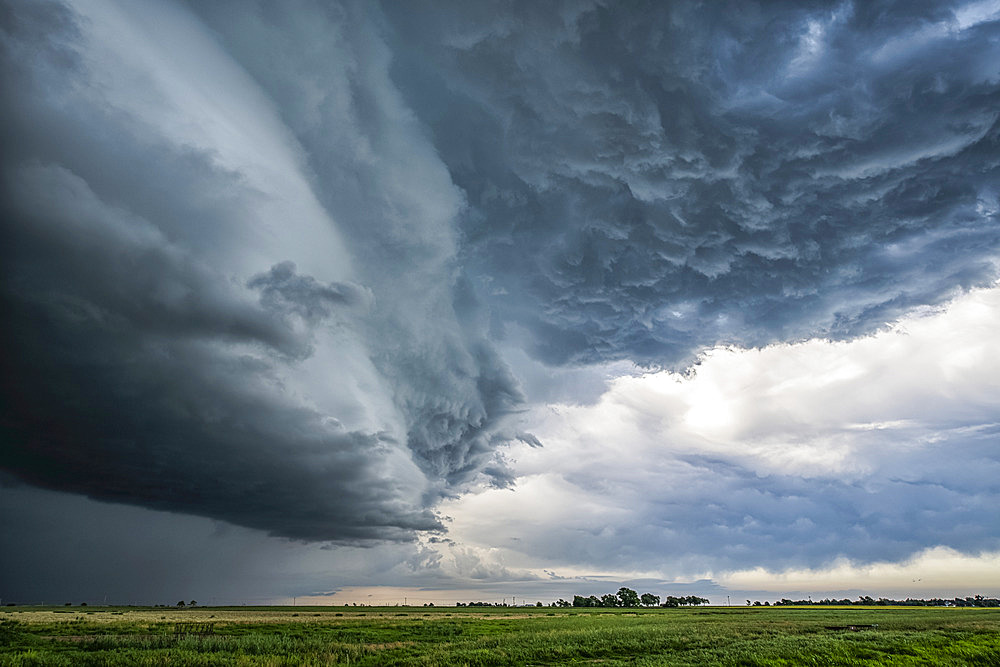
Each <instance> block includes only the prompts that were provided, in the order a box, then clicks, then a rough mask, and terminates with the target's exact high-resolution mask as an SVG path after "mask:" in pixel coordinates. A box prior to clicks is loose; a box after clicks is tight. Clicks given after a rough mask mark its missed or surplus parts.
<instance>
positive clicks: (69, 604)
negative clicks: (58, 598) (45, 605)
mask: <svg viewBox="0 0 1000 667" xmlns="http://www.w3.org/2000/svg"><path fill="white" fill-rule="evenodd" d="M65 606H67V607H72V606H73V603H72V602H67V603H66V605H65Z"/></svg>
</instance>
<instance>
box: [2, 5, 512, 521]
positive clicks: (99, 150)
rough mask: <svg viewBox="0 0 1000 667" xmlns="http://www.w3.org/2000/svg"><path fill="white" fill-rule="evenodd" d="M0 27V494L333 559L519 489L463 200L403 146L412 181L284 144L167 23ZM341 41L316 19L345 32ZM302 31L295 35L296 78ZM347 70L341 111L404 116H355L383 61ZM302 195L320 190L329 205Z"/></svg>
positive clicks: (213, 63) (268, 119) (57, 18)
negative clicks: (135, 511) (74, 498)
mask: <svg viewBox="0 0 1000 667" xmlns="http://www.w3.org/2000/svg"><path fill="white" fill-rule="evenodd" d="M220 7H221V6H220ZM244 9H246V11H245V12H244ZM81 12H82V13H81ZM238 13H241V14H243V15H244V17H245V18H247V20H248V21H252V19H253V13H252V12H251V11H250V8H248V7H246V8H244V7H243V6H241V7H240V8H239V12H238ZM334 14H336V12H334ZM303 16H304V17H306V19H308V17H309V16H310V15H309V14H308V13H307V14H304V15H303ZM324 16H326V14H324V13H323V12H320V11H318V10H317V12H316V13H315V18H316V19H317V21H319V20H322V19H323V18H324ZM0 19H2V28H3V68H2V70H0V75H2V77H3V83H4V86H3V87H4V90H5V91H14V90H16V91H17V92H18V94H17V95H4V97H3V101H2V129H0V131H2V143H3V146H4V153H3V205H2V219H3V240H4V243H3V249H2V251H0V252H2V256H3V283H2V290H0V298H2V307H3V310H4V313H5V324H4V329H3V344H4V351H3V369H2V370H3V414H2V424H3V441H4V443H3V449H2V459H0V465H2V466H3V468H4V469H6V470H7V471H10V472H12V473H13V474H15V475H16V476H17V477H18V478H20V479H21V480H25V481H28V482H30V483H32V484H36V485H39V486H43V487H47V488H51V489H57V490H62V491H72V492H77V493H81V494H86V495H89V496H92V497H95V498H99V499H104V500H114V501H120V502H127V503H135V504H140V505H144V506H146V507H151V508H156V509H162V510H170V511H175V512H184V513H191V514H198V515H202V516H208V517H212V518H217V519H223V520H226V521H231V522H233V523H237V524H240V525H243V526H249V527H253V528H259V529H262V530H265V531H268V532H270V533H273V534H277V535H282V536H289V537H295V538H303V539H310V540H326V539H332V540H341V541H358V540H372V539H375V540H380V539H392V540H396V539H411V538H412V537H413V535H414V531H420V530H437V529H439V528H440V524H439V523H438V521H437V519H436V518H435V517H434V516H433V513H432V512H431V510H430V509H429V508H430V507H431V505H432V504H433V502H434V501H435V499H437V498H439V497H440V496H441V494H451V493H453V492H454V491H455V489H456V488H458V486H459V485H461V484H464V483H466V482H468V481H469V480H472V479H474V478H476V476H477V475H479V474H480V473H484V472H485V474H487V475H488V476H492V477H493V478H494V479H495V480H496V483H509V481H510V474H509V472H507V470H506V468H505V466H504V464H503V461H502V459H500V458H497V455H496V451H497V447H499V446H500V445H501V444H502V443H503V442H506V441H507V440H508V439H509V437H512V436H507V435H505V434H504V431H503V428H502V427H501V423H500V422H501V420H502V418H503V416H504V415H505V414H507V413H509V412H510V410H511V409H512V408H513V407H514V406H516V405H517V404H518V403H519V401H520V400H521V395H520V391H519V389H518V387H517V383H516V381H515V380H514V378H513V376H512V375H511V374H510V372H509V371H508V370H507V369H506V366H505V364H504V363H503V361H502V360H501V359H500V358H499V356H498V355H497V354H496V352H494V351H493V350H492V348H491V346H490V344H489V342H488V341H487V340H486V338H485V337H484V333H483V332H484V330H485V326H486V325H485V321H484V318H483V315H482V314H481V313H478V311H477V309H478V306H477V305H476V301H475V299H474V298H473V297H472V295H471V294H466V292H467V290H463V288H462V287H461V280H460V277H459V276H458V274H457V272H456V270H455V264H454V254H455V246H454V242H453V236H454V231H453V217H454V214H455V212H456V211H457V208H458V206H459V205H460V202H461V198H460V196H459V194H458V193H457V191H456V190H455V189H454V186H453V185H452V184H451V182H450V180H449V179H448V178H447V173H446V171H445V170H444V169H443V168H442V167H441V166H440V165H438V166H436V167H435V159H434V158H433V152H432V151H429V149H428V148H427V146H426V145H425V142H424V140H423V139H422V138H421V136H420V135H419V134H411V133H407V132H401V133H399V136H398V137H396V138H395V140H394V141H391V142H389V144H388V148H387V149H386V150H388V151H393V150H397V151H401V152H406V151H414V152H415V153H416V156H415V157H414V158H413V160H412V162H413V165H411V166H415V167H416V168H417V169H421V170H422V174H423V176H420V178H424V179H425V180H423V181H420V180H419V178H418V182H416V183H406V182H402V181H401V180H400V179H398V178H395V177H394V175H393V174H391V173H390V174H388V175H384V174H381V173H380V171H379V168H380V165H379V161H380V160H381V162H390V161H396V159H397V156H394V155H383V154H382V153H384V152H385V151H381V150H380V149H379V148H378V147H377V146H375V147H371V146H369V147H364V146H361V147H356V148H357V151H361V152H362V153H363V154H364V155H363V156H359V155H357V154H356V153H357V151H355V152H354V153H350V154H346V153H343V152H342V149H343V148H344V147H343V146H324V145H316V144H312V145H310V144H309V143H308V142H307V141H306V140H308V139H309V138H310V137H308V136H304V135H303V139H304V142H303V143H301V144H300V143H297V140H296V138H295V137H294V136H293V134H292V132H291V131H289V130H288V129H287V128H284V127H283V126H282V125H281V124H280V122H278V116H277V112H276V111H275V108H276V107H275V106H274V104H273V102H272V101H271V100H269V99H267V98H266V96H265V95H262V94H261V93H260V91H259V89H258V88H257V87H256V84H255V83H254V82H253V81H252V80H251V79H250V78H249V77H248V76H246V74H245V72H243V70H241V69H240V67H239V65H238V64H237V63H236V61H235V60H233V59H232V57H231V56H230V55H229V54H227V53H226V52H225V51H224V50H223V49H221V48H220V46H219V45H218V43H217V41H216V38H215V37H212V36H210V35H209V32H208V30H206V29H205V28H204V26H202V25H200V24H199V23H198V21H197V20H196V19H195V17H193V16H192V15H190V14H189V13H187V12H186V11H185V10H183V9H179V8H176V7H173V6H171V5H168V4H155V3H154V4H143V3H138V4H129V5H126V6H120V7H116V6H114V5H110V4H107V5H105V4H103V3H96V4H92V5H90V4H83V5H80V6H78V7H71V6H69V5H66V4H63V3H59V2H42V3H21V2H11V3H5V4H4V7H3V11H2V14H0ZM351 20H354V22H355V23H358V24H361V23H363V22H364V20H365V19H364V17H361V18H356V19H350V17H348V16H346V15H343V14H336V15H335V16H333V17H332V18H330V21H331V22H332V23H331V24H336V25H339V26H340V28H341V29H342V30H343V31H344V32H345V33H347V34H349V33H350V31H351V29H350V21H351ZM338 21H339V23H338ZM317 24H318V23H316V22H312V23H311V22H310V20H305V21H304V22H303V23H302V24H301V25H299V26H286V27H287V28H288V29H289V30H290V31H291V34H290V35H288V36H287V39H288V40H289V46H290V52H291V53H292V54H294V53H295V49H294V48H293V47H294V46H297V45H298V44H299V43H300V42H299V37H301V36H302V35H297V34H296V33H295V30H305V29H307V28H308V27H309V26H310V25H317ZM247 29H248V30H252V26H251V27H248V28H247ZM108 31H110V32H112V33H113V34H114V35H115V37H114V38H113V39H112V38H110V37H108ZM180 43H183V44H184V45H185V48H184V49H177V44H180ZM364 46H366V48H370V47H371V45H369V44H367V43H366V44H364ZM355 47H357V48H358V49H360V48H361V47H359V46H357V45H355V44H349V43H348V44H346V45H345V44H344V43H342V42H334V43H333V47H332V48H336V49H340V53H339V55H340V57H341V59H342V60H344V61H345V62H344V70H348V69H350V65H349V63H347V62H346V60H347V59H350V60H351V61H352V62H353V63H354V65H355V66H357V67H362V68H368V69H369V70H371V72H373V74H372V75H371V77H369V78H371V79H372V82H371V83H370V84H369V82H368V81H367V80H366V79H365V78H364V77H362V79H361V80H358V81H354V82H353V83H352V84H351V86H348V87H347V89H346V90H344V91H342V92H344V97H343V99H342V100H341V102H343V104H344V105H346V107H348V108H350V107H353V106H356V105H365V106H364V108H365V110H366V111H367V112H378V111H380V110H382V111H385V112H386V113H395V112H399V113H404V112H405V109H402V108H400V109H396V108H395V107H392V100H391V99H390V100H388V101H380V100H378V99H375V100H371V99H368V98H369V97H372V96H375V97H377V96H378V95H379V94H383V93H380V91H379V90H378V86H379V85H381V84H380V82H379V80H378V78H377V76H376V75H377V72H378V70H379V62H380V61H379V59H378V58H377V57H374V56H371V55H370V54H366V53H363V52H362V53H355ZM116 49H117V50H116ZM286 64H288V63H286ZM292 64H294V63H292ZM327 65H328V61H324V71H327V70H329V69H330V68H329V67H328V66H327ZM290 74H291V70H288V69H286V70H283V71H282V72H280V76H281V77H282V78H288V75H290ZM301 74H302V77H301V79H299V80H300V81H302V82H304V83H303V85H307V84H308V83H309V79H308V74H309V72H308V70H303V71H302V72H301ZM293 78H294V77H293ZM385 78H386V77H385V76H384V75H383V77H382V79H383V80H384V79H385ZM336 85H337V82H332V83H331V86H333V87H335V86H336ZM331 90H333V88H331ZM206 92H207V96H206V97H202V96H203V95H206ZM296 92H297V91H296ZM389 93H391V90H389ZM385 94H388V93H385ZM390 97H391V95H390ZM276 101H277V102H278V103H279V104H280V103H283V102H284V101H286V100H283V99H282V98H280V97H277V98H276ZM289 104H292V103H291V102H289ZM385 108H388V111H386V109H385ZM328 112H329V117H328V118H327V117H324V118H325V120H324V121H323V122H324V123H326V124H327V125H330V126H336V125H337V124H339V123H342V122H343V121H344V119H345V118H350V117H351V116H352V113H353V112H351V111H350V109H347V110H343V113H339V112H338V110H337V109H330V110H328ZM358 117H359V118H364V119H367V118H368V116H366V115H365V114H363V113H359V115H358ZM385 122H387V123H389V122H390V121H389V120H386V121H385ZM297 129H300V130H301V129H302V128H297ZM320 129H321V130H322V129H325V128H320ZM378 129H379V128H377V127H376V128H372V129H371V131H370V134H377V132H378ZM344 133H345V136H346V138H347V140H350V141H354V140H356V139H358V136H357V134H356V133H355V132H354V130H353V129H350V128H348V129H347V130H344ZM331 137H332V138H329V139H330V140H331V141H333V140H335V139H337V136H336V135H335V134H332V135H331ZM377 139H378V137H375V136H373V137H372V141H377ZM327 148H329V149H330V150H329V151H327V150H325V149H327ZM421 151H423V153H424V154H421ZM428 156H429V157H430V159H431V164H430V165H429V166H428V167H423V166H422V165H423V162H422V161H423V160H424V159H426V158H427V157H428ZM364 160H369V161H372V162H375V163H376V164H374V165H370V166H369V168H367V170H366V168H365V166H364ZM307 161H315V163H316V173H315V174H314V173H312V172H310V171H309V169H308V166H306V165H305V164H304V163H305V162H307ZM324 161H327V162H328V164H326V166H325V167H324ZM404 166H406V165H404ZM435 169H436V171H435ZM316 174H318V176H317V175H316ZM427 174H431V176H430V177H427V176H426V175H427ZM338 177H342V178H345V179H347V180H348V182H346V183H339V184H338V183H336V182H334V180H335V179H336V178H338ZM355 177H357V178H361V179H368V182H367V183H364V184H362V185H361V187H360V188H359V187H358V182H357V180H356V178H355ZM310 178H315V179H316V180H317V181H319V182H323V181H324V179H329V180H328V182H324V187H325V189H320V190H319V191H321V192H322V193H323V194H322V196H323V197H324V198H326V199H327V200H328V201H327V202H316V200H315V198H314V197H315V194H314V192H315V191H314V190H312V189H311V185H310V183H309V179H310ZM428 178H429V180H427V179H428ZM380 179H381V180H380ZM427 184H430V186H432V188H431V189H428V190H425V189H422V186H423V185H427ZM332 203H338V206H337V207H334V206H333V205H332ZM324 204H327V205H328V210H333V211H334V217H333V219H331V217H329V216H328V215H327V213H326V211H325V210H324V208H323V205H324ZM352 229H353V230H366V231H365V233H361V232H360V231H358V232H357V233H356V235H355V237H354V238H353V239H348V241H347V245H346V246H345V245H344V243H343V241H342V240H341V239H340V237H339V236H338V234H339V233H340V232H344V231H346V232H347V233H348V235H350V233H351V231H352ZM348 246H349V247H348Z"/></svg>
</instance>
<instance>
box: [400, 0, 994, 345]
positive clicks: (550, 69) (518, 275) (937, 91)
mask: <svg viewBox="0 0 1000 667" xmlns="http://www.w3.org/2000/svg"><path fill="white" fill-rule="evenodd" d="M385 10H386V12H387V14H388V15H389V17H390V21H391V23H392V25H393V27H394V29H395V30H396V31H397V33H398V34H399V35H400V39H401V41H402V42H403V44H404V46H401V47H400V48H399V52H398V55H397V58H396V60H395V61H394V74H395V77H396V79H397V81H399V83H400V86H401V88H402V89H403V90H405V91H406V92H407V95H408V100H409V101H410V102H411V103H412V104H413V105H414V107H415V108H417V109H418V110H419V112H420V113H421V116H422V117H423V118H425V119H426V120H427V122H428V124H429V125H430V127H431V128H432V130H433V131H434V133H435V143H436V145H437V146H438V148H439V150H440V151H441V155H442V157H443V159H444V160H445V161H446V162H447V164H448V165H449V168H450V169H451V172H452V174H453V176H454V178H455V180H456V183H458V184H459V185H460V186H462V187H463V188H464V189H465V190H466V192H467V195H468V197H469V201H470V204H471V210H470V211H469V213H468V215H467V216H465V218H464V228H463V230H464V232H465V234H466V237H467V239H468V247H467V248H466V249H465V254H466V256H467V258H468V265H469V266H474V267H475V268H476V269H477V270H478V271H479V273H480V277H481V278H482V285H483V289H482V291H483V293H484V294H490V293H492V294H493V297H492V298H491V299H490V303H491V306H492V307H493V308H494V312H495V317H496V321H497V322H498V328H502V327H503V326H505V325H509V324H510V323H511V322H513V323H517V324H519V325H521V326H522V327H524V328H525V329H527V330H528V331H529V332H530V336H531V341H532V342H533V344H534V345H535V349H536V353H537V354H539V355H541V357H542V358H543V359H545V360H547V361H549V362H553V363H561V362H565V361H571V360H585V361H597V360H607V359H618V358H628V359H633V360H639V361H642V362H646V363H652V364H659V363H666V364H676V363H679V362H682V361H687V360H690V358H691V357H692V355H693V354H694V353H696V352H697V350H698V349H699V348H701V347H702V346H704V345H706V344H708V345H710V344H713V343H716V342H726V343H736V344H742V345H761V344H765V343H769V342H773V341H781V340H794V339H801V338H806V337H810V336H828V337H833V338H845V337H852V336H855V335H857V334H859V333H862V332H866V331H871V330H872V329H874V328H877V327H879V326H880V325H882V324H883V323H884V322H886V321H890V320H892V319H894V318H896V317H898V316H899V315H900V314H901V313H903V312H905V311H906V310H907V309H909V308H911V307H913V306H915V305H918V304H926V303H938V302H941V301H942V300H945V299H948V298H949V297H951V296H953V295H954V294H955V292H956V290H959V289H964V288H968V287H970V286H972V285H982V284H986V283H988V282H990V281H991V280H992V279H994V278H995V277H996V275H997V269H996V264H995V262H994V259H995V256H996V251H997V243H998V240H1000V232H998V229H1000V228H998V226H997V224H996V216H997V192H996V187H995V185H994V184H995V183H996V182H997V179H998V172H997V169H998V167H997V161H996V155H997V149H998V141H1000V130H998V124H997V118H998V113H997V108H1000V85H998V83H1000V72H998V69H997V65H996V63H997V62H998V58H1000V51H998V47H997V40H996V35H997V16H996V7H993V6H991V5H989V4H988V3H985V4H983V3H980V4H979V5H975V6H971V8H970V7H966V6H962V5H959V4H957V3H956V4H955V5H953V6H949V5H947V4H945V3H928V4H918V3H895V4H886V3H857V4H852V3H792V4H785V5H782V4H777V3H767V4H765V5H757V4H755V3H730V4H728V5H718V4H716V5H712V6H707V5H701V4H695V3H649V4H648V5H644V6H642V7H638V6H636V5H629V6H628V8H627V9H626V8H624V7H616V6H608V5H605V4H604V3H582V2H580V3H577V2H574V3H562V4H559V5H557V4H553V3H546V4H544V5H538V4H537V3H527V4H525V5H523V6H511V5H506V4H504V5H499V4H490V5H485V4H482V3H477V4H474V5H469V4H468V3H451V4H442V3H425V4H423V5H421V6H419V7H416V8H415V7H414V6H413V5H412V4H411V3H406V4H398V3H387V4H386V6H385ZM499 323H503V324H499Z"/></svg>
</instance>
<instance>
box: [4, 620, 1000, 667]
mask: <svg viewBox="0 0 1000 667" xmlns="http://www.w3.org/2000/svg"><path fill="white" fill-rule="evenodd" d="M848 626H855V627H856V628H858V629H856V630H851V629H848ZM864 626H873V627H864ZM874 626H877V627H874ZM333 664H351V665H557V664H600V665H626V664H627V665H997V666H1000V609H950V608H912V607H905V608H887V607H851V608H836V607H808V608H794V607H778V608H775V607H752V608H747V607H707V608H706V607H701V608H679V609H656V608H654V609H577V608H568V609H567V608H551V607H541V608H455V607H433V608H424V607H381V608H379V607H228V608H223V607H209V608H193V609H165V608H136V607H119V608H116V607H92V608H86V607H72V608H69V607H67V608H64V607H7V608H0V665H333Z"/></svg>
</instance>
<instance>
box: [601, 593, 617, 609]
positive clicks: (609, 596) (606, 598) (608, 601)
mask: <svg viewBox="0 0 1000 667" xmlns="http://www.w3.org/2000/svg"><path fill="white" fill-rule="evenodd" d="M601 606H602V607H617V606H618V596H616V595H614V594H613V593H605V594H604V595H602V596H601Z"/></svg>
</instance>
